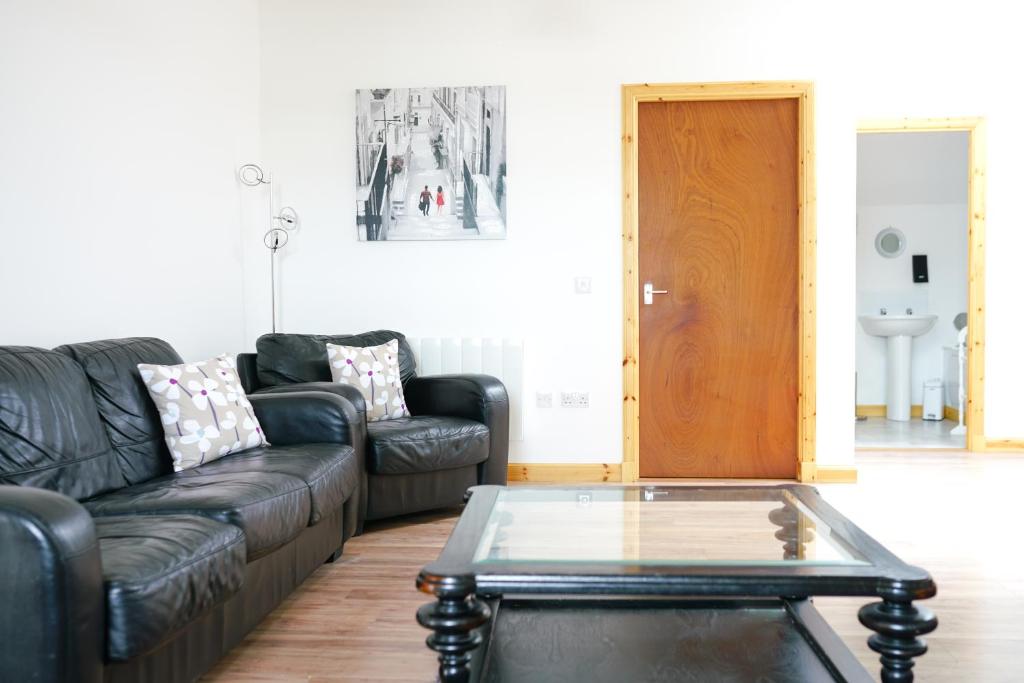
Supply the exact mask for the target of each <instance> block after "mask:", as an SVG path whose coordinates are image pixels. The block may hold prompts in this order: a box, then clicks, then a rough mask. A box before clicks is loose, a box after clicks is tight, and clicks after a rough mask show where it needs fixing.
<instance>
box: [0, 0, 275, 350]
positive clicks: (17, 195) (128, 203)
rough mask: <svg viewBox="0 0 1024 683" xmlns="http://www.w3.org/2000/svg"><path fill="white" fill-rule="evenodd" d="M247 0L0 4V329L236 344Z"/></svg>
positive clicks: (6, 338) (60, 338)
mask: <svg viewBox="0 0 1024 683" xmlns="http://www.w3.org/2000/svg"><path fill="white" fill-rule="evenodd" d="M258 9H259V8H258V6H257V5H256V3H255V2H252V1H251V0H230V1H224V2H217V3H209V2H204V1H203V0H175V2H171V3H157V2H135V1H130V0H118V1H103V2H100V1H90V2H81V1H65V2H27V1H24V2H4V3H2V4H0V93H2V94H0V292H2V296H3V306H2V308H0V340H2V342H0V343H4V344H29V345H36V346H44V347H51V346H55V345H58V344H61V343H66V342H75V341H85V340H91V339H98V338H105V337H115V336H128V335H155V336H162V337H164V338H166V339H168V340H169V341H171V342H172V343H173V344H174V345H175V346H176V347H177V348H178V350H179V351H180V352H181V353H182V354H183V355H184V356H186V357H189V358H198V357H208V356H210V355H212V354H215V353H220V352H224V351H234V350H237V349H238V348H239V347H241V346H242V342H243V339H244V336H243V325H244V321H243V315H244V306H243V296H244V293H245V292H244V289H243V286H242V265H243V264H242V254H241V220H240V210H241V208H242V205H241V204H240V203H239V189H238V186H237V183H236V182H235V180H234V176H233V173H234V169H235V167H236V165H237V164H238V162H239V160H240V159H244V158H245V157H247V156H251V155H255V154H257V153H258V135H259V131H258V123H259V119H258V116H259V100H258V97H259V21H258Z"/></svg>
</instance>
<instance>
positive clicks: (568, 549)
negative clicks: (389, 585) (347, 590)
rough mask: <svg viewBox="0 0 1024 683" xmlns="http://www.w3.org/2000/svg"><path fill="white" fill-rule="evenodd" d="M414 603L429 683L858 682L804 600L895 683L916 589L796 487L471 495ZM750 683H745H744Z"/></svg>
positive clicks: (921, 648) (913, 633) (906, 573)
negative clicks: (429, 660) (424, 596)
mask: <svg viewBox="0 0 1024 683" xmlns="http://www.w3.org/2000/svg"><path fill="white" fill-rule="evenodd" d="M467 496H468V503H467V505H466V508H465V510H464V511H463V513H462V516H461V517H460V519H459V521H458V523H457V525H456V527H455V529H454V531H453V532H452V535H451V537H450V538H449V540H448V543H447V545H446V546H445V548H444V550H443V551H442V553H441V555H440V557H439V558H438V559H437V561H436V562H433V563H431V564H429V565H427V566H426V567H424V569H423V570H422V571H421V572H420V575H419V578H418V579H417V586H418V587H419V589H420V590H422V591H424V592H426V593H430V594H432V595H434V596H435V597H436V601H435V602H431V603H429V604H427V605H424V606H423V607H422V608H420V610H419V611H418V612H417V620H418V621H419V623H420V624H422V625H423V626H424V627H426V628H428V629H431V630H432V631H433V633H432V634H431V635H430V636H429V637H428V639H427V644H428V646H429V647H430V648H431V649H433V650H435V651H436V652H437V653H438V658H439V660H440V679H441V680H442V681H444V682H446V683H447V682H449V681H459V682H461V681H471V680H485V681H499V680H500V681H520V680H522V681H543V680H552V681H556V680H587V681H602V680H608V681H616V680H618V681H623V680H644V679H649V680H658V679H662V680H694V681H699V680H735V681H740V680H772V681H821V680H838V681H870V680H872V678H871V677H870V675H869V674H868V673H867V671H866V670H865V669H864V668H863V667H862V666H861V665H860V664H859V663H858V662H857V661H856V659H855V658H854V657H853V655H852V653H850V651H849V650H848V649H847V648H846V647H845V646H844V645H843V643H842V641H841V640H840V639H839V637H838V636H837V635H836V634H835V633H834V632H833V631H832V629H831V628H830V627H829V626H828V625H827V624H826V623H825V622H824V620H823V619H822V618H821V616H820V615H819V614H818V612H817V610H816V609H815V608H814V606H813V603H812V601H811V600H810V598H812V597H813V596H826V595H828V596H865V597H873V598H880V600H878V601H874V602H871V603H870V604H867V605H865V606H864V607H863V608H861V610H860V612H859V614H858V616H859V619H860V621H861V623H862V624H864V625H865V626H867V627H868V628H869V629H871V630H872V631H874V632H875V633H874V634H873V635H872V636H871V637H870V638H869V639H868V644H869V646H870V647H871V648H872V649H873V650H875V651H876V652H878V653H879V654H880V655H881V664H882V669H881V677H882V680H883V681H885V682H888V681H912V680H913V671H912V667H913V658H914V657H916V656H919V655H922V654H924V653H925V651H926V650H927V646H926V644H925V642H924V641H923V640H922V639H921V638H920V636H922V635H924V634H926V633H929V632H931V631H933V630H934V629H935V628H936V625H937V621H936V619H935V617H934V616H933V615H932V614H931V612H930V611H929V610H927V609H926V608H923V607H918V606H916V605H915V604H914V601H916V600H922V599H925V598H930V597H932V596H933V595H934V594H935V583H934V582H933V581H932V578H931V576H929V574H928V573H927V572H926V571H924V570H922V569H919V568H917V567H912V566H910V565H908V564H906V563H904V562H902V561H901V560H900V559H899V558H897V557H896V556H895V555H893V554H892V553H891V552H889V551H888V550H886V549H885V548H884V547H883V546H882V545H880V544H879V543H878V542H876V541H875V540H874V539H872V538H871V537H870V536H868V535H867V534H865V533H864V532H863V531H861V530H860V529H858V528H857V527H856V526H855V525H854V524H853V523H851V522H850V521H849V520H847V519H846V518H845V517H843V516H842V515H841V514H840V513H839V512H838V511H836V510H835V509H834V508H833V507H831V506H830V505H828V504H827V503H826V502H825V501H824V500H823V499H822V498H821V496H820V495H819V494H818V492H817V491H816V490H815V489H814V488H813V487H810V486H803V485H782V486H742V487H739V486H703V487H697V486H621V487H620V486H600V487H592V488H588V487H548V486H545V487H538V486H515V487H502V486H478V487H474V488H472V489H470V491H469V493H468V494H467ZM759 677H760V678H759Z"/></svg>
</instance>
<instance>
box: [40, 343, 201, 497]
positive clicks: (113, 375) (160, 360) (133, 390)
mask: <svg viewBox="0 0 1024 683" xmlns="http://www.w3.org/2000/svg"><path fill="white" fill-rule="evenodd" d="M55 351H59V352H60V353H63V354H65V355H67V356H69V357H71V358H73V359H74V360H75V361H76V362H77V363H78V364H79V365H80V366H82V369H83V370H85V375H86V377H88V378H89V384H90V385H91V387H92V394H93V397H94V398H95V399H96V406H97V408H98V409H99V412H100V417H101V418H102V419H103V424H104V425H105V426H106V429H107V435H108V436H109V438H110V442H111V444H113V446H114V450H115V451H116V452H117V462H118V465H119V466H120V468H121V473H122V474H124V477H125V479H126V480H127V481H128V483H129V484H137V483H139V482H141V481H146V480H148V479H153V478H154V477H159V476H161V475H164V474H170V473H171V472H172V471H173V467H172V461H171V454H170V453H169V452H168V450H167V444H166V443H165V442H164V428H163V425H162V424H161V423H160V414H159V413H158V412H157V409H156V406H155V405H154V404H153V400H152V399H151V398H150V397H149V392H148V391H147V390H146V385H145V384H143V382H142V376H141V375H140V374H139V369H138V367H136V366H137V365H138V364H139V363H153V364H156V365H178V364H180V363H182V362H183V361H182V360H181V356H179V355H178V353H177V351H175V350H174V349H173V348H172V347H171V345H170V344H168V343H167V342H165V341H163V340H162V339H153V338H152V337H133V338H130V339H104V340H101V341H94V342H85V343H83V344H67V345H65V346H60V347H57V348H56V349H55Z"/></svg>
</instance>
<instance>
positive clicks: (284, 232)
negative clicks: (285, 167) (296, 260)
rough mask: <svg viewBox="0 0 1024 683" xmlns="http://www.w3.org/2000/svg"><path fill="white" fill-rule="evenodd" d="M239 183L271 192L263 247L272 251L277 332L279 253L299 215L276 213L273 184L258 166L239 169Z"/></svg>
mask: <svg viewBox="0 0 1024 683" xmlns="http://www.w3.org/2000/svg"><path fill="white" fill-rule="evenodd" d="M238 181H239V182H240V183H242V184H243V185H247V186H248V187H259V186H260V185H266V186H268V188H269V189H270V190H271V191H270V193H269V194H270V229H269V230H267V231H266V232H265V233H264V234H263V246H265V247H266V248H267V249H269V250H270V331H271V332H277V252H278V250H280V249H282V248H283V247H284V246H285V245H286V244H288V235H289V233H291V232H294V231H295V230H297V229H298V227H299V214H298V213H297V212H296V211H295V209H293V208H292V207H290V206H283V207H281V210H280V211H278V212H277V213H275V212H274V193H273V183H272V180H271V178H270V177H269V176H264V174H263V169H262V168H260V167H259V166H258V165H256V164H245V165H244V166H242V167H241V168H239V169H238Z"/></svg>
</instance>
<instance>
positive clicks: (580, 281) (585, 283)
mask: <svg viewBox="0 0 1024 683" xmlns="http://www.w3.org/2000/svg"><path fill="white" fill-rule="evenodd" d="M576 293H577V294H590V277H589V276H587V275H581V276H578V277H577V278H576Z"/></svg>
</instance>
